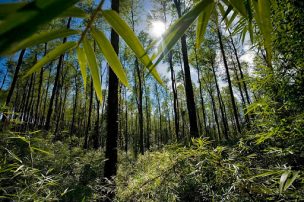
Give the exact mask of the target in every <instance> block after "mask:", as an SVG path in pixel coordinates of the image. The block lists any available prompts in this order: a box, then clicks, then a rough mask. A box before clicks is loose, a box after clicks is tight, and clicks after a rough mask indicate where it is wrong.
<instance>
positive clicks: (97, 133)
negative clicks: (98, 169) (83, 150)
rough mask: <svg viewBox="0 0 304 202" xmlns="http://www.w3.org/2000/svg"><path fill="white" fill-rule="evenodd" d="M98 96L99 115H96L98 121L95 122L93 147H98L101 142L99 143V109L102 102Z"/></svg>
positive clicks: (97, 110) (97, 111)
mask: <svg viewBox="0 0 304 202" xmlns="http://www.w3.org/2000/svg"><path fill="white" fill-rule="evenodd" d="M95 97H96V103H97V106H96V113H97V117H96V122H95V130H94V134H93V148H94V149H98V148H99V146H100V144H99V121H100V116H99V109H100V102H99V100H98V97H97V96H95Z"/></svg>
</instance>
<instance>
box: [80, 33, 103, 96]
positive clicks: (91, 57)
mask: <svg viewBox="0 0 304 202" xmlns="http://www.w3.org/2000/svg"><path fill="white" fill-rule="evenodd" d="M83 47H84V52H85V53H86V56H87V60H88V63H89V69H90V71H91V76H92V79H93V86H94V89H95V92H96V94H97V97H98V99H99V101H100V102H102V86H101V82H100V73H99V68H98V66H97V62H96V56H95V53H94V50H93V48H92V46H91V45H90V43H89V41H88V39H87V38H86V37H84V38H83Z"/></svg>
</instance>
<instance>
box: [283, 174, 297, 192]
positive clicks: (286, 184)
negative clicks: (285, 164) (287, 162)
mask: <svg viewBox="0 0 304 202" xmlns="http://www.w3.org/2000/svg"><path fill="white" fill-rule="evenodd" d="M299 176H300V175H299V171H296V172H294V173H293V176H292V178H290V179H288V180H287V181H286V183H285V186H284V189H283V190H284V191H286V190H287V189H288V188H289V187H290V186H291V185H292V183H293V182H294V181H295V180H296V179H297V178H298V177H299Z"/></svg>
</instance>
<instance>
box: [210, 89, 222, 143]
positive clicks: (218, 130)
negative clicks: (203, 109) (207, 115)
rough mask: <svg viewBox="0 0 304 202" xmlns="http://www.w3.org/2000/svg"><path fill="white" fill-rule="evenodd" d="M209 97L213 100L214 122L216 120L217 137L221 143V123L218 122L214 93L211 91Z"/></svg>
mask: <svg viewBox="0 0 304 202" xmlns="http://www.w3.org/2000/svg"><path fill="white" fill-rule="evenodd" d="M209 95H210V98H211V104H212V109H213V115H214V120H215V124H216V127H217V136H216V137H217V140H218V141H220V133H221V130H220V124H219V121H218V116H217V110H216V104H215V101H214V97H213V93H212V91H211V90H209Z"/></svg>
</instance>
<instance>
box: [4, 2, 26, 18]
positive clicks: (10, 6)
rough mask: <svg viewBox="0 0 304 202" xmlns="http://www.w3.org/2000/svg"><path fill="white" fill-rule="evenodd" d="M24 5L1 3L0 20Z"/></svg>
mask: <svg viewBox="0 0 304 202" xmlns="http://www.w3.org/2000/svg"><path fill="white" fill-rule="evenodd" d="M24 5H26V3H23V2H22V3H1V4H0V20H3V19H4V18H5V17H7V16H8V15H10V14H12V13H14V12H16V11H17V10H18V9H20V8H22V7H23V6H24Z"/></svg>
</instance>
